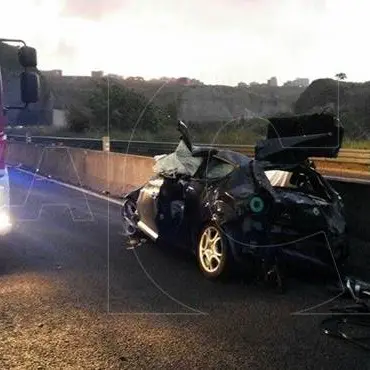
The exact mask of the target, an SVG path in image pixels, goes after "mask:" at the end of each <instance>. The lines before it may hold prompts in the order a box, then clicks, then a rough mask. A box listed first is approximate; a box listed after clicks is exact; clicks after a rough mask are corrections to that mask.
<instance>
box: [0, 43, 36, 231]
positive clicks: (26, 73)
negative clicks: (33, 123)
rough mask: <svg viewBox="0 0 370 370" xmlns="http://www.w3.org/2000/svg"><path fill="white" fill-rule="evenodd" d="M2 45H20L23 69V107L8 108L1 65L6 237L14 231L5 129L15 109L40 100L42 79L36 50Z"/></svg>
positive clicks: (0, 221)
mask: <svg viewBox="0 0 370 370" xmlns="http://www.w3.org/2000/svg"><path fill="white" fill-rule="evenodd" d="M0 43H9V44H16V45H19V47H18V62H19V64H20V66H21V67H22V69H23V71H22V72H21V73H20V76H19V79H20V92H21V101H22V103H23V105H21V106H6V105H5V93H6V92H5V91H4V89H3V85H4V84H3V79H2V75H1V65H0V235H6V234H9V232H10V231H11V230H12V216H11V207H10V183H9V174H8V168H7V165H6V144H7V137H6V133H5V128H6V127H7V112H8V111H9V110H13V109H16V110H21V109H26V108H27V107H28V105H29V104H32V103H36V102H37V101H38V100H39V90H40V79H39V74H38V72H37V54H36V50H35V49H34V48H32V47H29V46H27V45H26V43H25V42H24V41H23V40H18V39H3V38H0Z"/></svg>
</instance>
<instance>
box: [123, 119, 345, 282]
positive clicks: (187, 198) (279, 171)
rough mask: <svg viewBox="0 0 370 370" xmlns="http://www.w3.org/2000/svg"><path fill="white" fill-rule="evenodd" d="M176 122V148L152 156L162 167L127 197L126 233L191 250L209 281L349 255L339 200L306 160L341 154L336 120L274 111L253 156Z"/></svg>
mask: <svg viewBox="0 0 370 370" xmlns="http://www.w3.org/2000/svg"><path fill="white" fill-rule="evenodd" d="M178 129H179V131H180V133H181V136H180V142H179V144H178V146H177V148H176V150H175V151H174V152H173V153H171V154H168V155H160V156H156V157H155V165H154V170H155V173H156V175H155V176H153V177H152V178H151V179H150V180H149V181H148V182H147V183H146V184H144V185H142V186H140V187H139V188H138V189H136V190H134V191H132V192H130V193H128V194H126V195H125V196H124V203H123V206H122V221H123V226H124V233H125V235H127V236H129V237H132V236H134V235H136V234H137V233H144V234H145V235H146V236H148V237H149V238H150V239H152V240H153V241H157V242H160V241H164V242H165V244H166V245H167V246H172V245H176V246H180V247H184V248H188V249H189V250H190V251H192V252H193V253H194V254H195V255H196V258H197V261H198V265H199V268H200V270H201V272H202V273H203V274H204V275H205V276H206V277H207V278H210V279H216V278H219V277H222V276H224V275H226V274H227V273H228V272H229V271H231V270H232V269H233V267H234V266H236V265H238V266H246V265H248V264H250V263H251V264H250V266H252V265H253V266H255V263H256V262H258V263H260V264H264V263H266V266H270V267H271V266H276V264H277V262H276V261H278V258H282V256H285V257H287V258H288V259H289V258H291V257H292V258H297V257H298V258H302V259H304V260H307V261H309V262H314V263H315V262H318V263H331V262H333V260H335V261H337V262H341V261H343V260H344V259H345V258H346V256H347V254H348V243H347V240H346V222H345V216H344V207H343V202H342V199H341V197H340V195H339V194H338V193H337V192H336V191H335V190H334V189H333V187H332V186H331V185H330V184H329V183H328V181H327V180H326V179H325V178H324V177H323V176H322V175H321V174H320V173H318V172H317V171H316V170H315V168H314V165H313V163H312V162H311V161H310V160H309V158H311V157H336V156H337V154H338V151H339V149H340V146H341V143H342V137H343V128H342V126H341V125H340V124H339V122H338V121H337V120H336V118H334V117H333V116H332V115H329V114H314V115H306V116H294V117H285V118H284V117H283V118H271V119H269V125H268V129H267V136H266V139H264V140H262V141H260V142H258V143H257V145H256V147H255V157H254V158H251V157H248V156H246V155H243V154H241V153H238V152H234V151H231V150H225V149H220V148H218V147H207V146H204V147H203V146H194V145H193V144H192V142H191V139H190V135H189V132H188V129H187V127H186V125H185V124H184V123H183V122H181V121H179V123H178ZM271 268H272V267H271ZM266 271H267V270H266ZM268 271H270V272H271V271H272V270H271V269H270V270H269V269H268Z"/></svg>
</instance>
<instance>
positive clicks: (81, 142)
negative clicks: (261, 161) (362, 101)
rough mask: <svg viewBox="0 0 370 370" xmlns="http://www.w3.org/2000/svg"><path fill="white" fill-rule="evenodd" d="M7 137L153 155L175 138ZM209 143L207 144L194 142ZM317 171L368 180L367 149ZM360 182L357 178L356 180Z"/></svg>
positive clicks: (243, 148)
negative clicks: (167, 139) (161, 139)
mask: <svg viewBox="0 0 370 370" xmlns="http://www.w3.org/2000/svg"><path fill="white" fill-rule="evenodd" d="M8 138H9V140H10V141H12V140H15V141H20V142H28V143H30V142H32V143H34V144H42V145H50V146H68V147H78V148H84V149H91V150H110V151H111V152H117V153H126V154H134V155H144V156H154V155H158V154H168V153H171V152H173V151H174V150H175V148H176V146H177V145H178V143H177V142H176V143H175V142H147V141H128V140H110V141H109V140H107V138H102V139H90V138H75V137H55V136H32V137H30V136H25V135H13V134H8ZM196 145H205V146H211V145H210V144H196ZM212 146H213V147H217V148H224V149H231V150H234V151H236V152H240V153H243V154H246V155H248V156H251V157H253V156H254V146H253V145H227V144H224V145H222V144H212ZM312 159H313V160H314V162H315V164H316V166H317V168H318V170H319V171H320V172H322V173H323V174H324V175H327V176H328V177H337V178H343V179H358V180H361V181H362V182H363V181H370V150H361V149H341V150H340V151H339V154H338V157H337V158H312ZM359 182H360V181H359Z"/></svg>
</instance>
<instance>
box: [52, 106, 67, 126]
mask: <svg viewBox="0 0 370 370" xmlns="http://www.w3.org/2000/svg"><path fill="white" fill-rule="evenodd" d="M67 125H68V123H67V118H66V112H65V111H64V110H63V109H53V126H55V127H57V128H64V127H67Z"/></svg>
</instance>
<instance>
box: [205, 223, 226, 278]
mask: <svg viewBox="0 0 370 370" xmlns="http://www.w3.org/2000/svg"><path fill="white" fill-rule="evenodd" d="M198 253H199V261H200V264H201V267H202V268H203V269H204V271H206V272H208V273H211V274H213V273H215V272H216V271H217V270H218V269H220V267H221V264H222V261H223V259H224V253H225V248H224V246H223V240H222V237H221V232H220V230H218V228H216V227H215V226H208V227H207V228H205V229H204V231H203V233H202V235H201V237H200V240H199V245H198Z"/></svg>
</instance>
